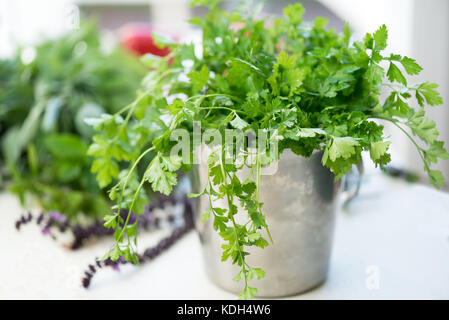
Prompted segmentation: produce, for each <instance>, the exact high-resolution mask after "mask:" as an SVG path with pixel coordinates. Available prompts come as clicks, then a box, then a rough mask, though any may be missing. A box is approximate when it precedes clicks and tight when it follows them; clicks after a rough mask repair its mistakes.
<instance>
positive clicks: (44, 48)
mask: <svg viewBox="0 0 449 320" xmlns="http://www.w3.org/2000/svg"><path fill="white" fill-rule="evenodd" d="M21 53H22V52H21V50H19V52H18V53H17V55H16V56H14V57H12V58H10V59H6V60H2V61H0V83H1V85H0V86H1V89H0V140H1V152H0V162H1V163H0V168H1V169H0V172H5V180H6V181H7V182H9V183H8V184H9V186H10V188H11V190H12V191H14V192H15V193H17V194H18V196H19V197H20V198H21V199H22V201H24V199H25V196H26V195H28V194H29V195H33V196H34V197H35V198H36V199H37V200H38V202H39V203H40V205H41V206H42V207H43V208H44V209H46V210H59V211H61V213H63V214H66V215H68V216H69V217H70V218H76V216H77V214H79V213H84V214H86V215H88V216H91V217H101V216H102V215H103V214H105V213H108V212H110V206H109V205H108V201H107V195H106V194H105V192H104V191H102V190H101V189H100V188H98V186H97V184H96V182H95V177H92V175H91V173H90V167H91V166H92V159H91V158H90V157H88V156H87V155H86V151H87V149H88V146H89V143H90V141H91V138H92V135H93V133H94V132H95V131H94V130H93V129H92V128H91V127H90V126H88V125H87V124H86V123H84V120H85V119H86V118H90V117H98V116H100V115H101V114H102V113H105V112H108V113H115V112H117V111H118V110H119V109H120V108H121V107H122V106H123V105H124V104H126V103H128V102H129V101H132V100H133V98H134V96H135V93H136V89H135V88H136V87H137V86H138V85H139V83H140V81H141V79H142V78H143V76H144V74H145V70H144V69H143V68H142V65H141V64H140V63H139V62H138V60H137V59H135V58H134V57H132V56H130V55H128V54H126V53H124V52H122V51H121V50H119V49H114V50H113V51H112V52H110V53H105V52H104V50H103V49H102V48H101V45H100V39H99V34H98V31H97V29H96V26H95V24H93V23H86V24H84V25H82V27H81V29H79V30H77V31H74V32H70V33H69V34H67V35H65V36H62V37H61V38H58V39H55V40H48V41H45V42H43V43H41V44H39V45H37V46H36V47H35V53H36V54H35V57H34V59H33V60H32V61H25V62H24V61H22V59H21ZM112 152H115V153H118V152H120V153H123V151H122V150H118V149H117V148H116V149H114V150H113V151H112ZM94 166H96V167H99V168H101V170H107V171H108V172H107V173H103V176H104V177H106V178H107V177H109V175H111V174H112V175H114V174H115V175H117V174H118V171H119V169H118V164H117V163H110V162H105V163H103V164H99V163H98V162H97V163H94ZM114 170H115V171H114ZM103 184H106V183H105V182H104V183H103Z"/></svg>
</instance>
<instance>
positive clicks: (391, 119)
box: [370, 116, 430, 171]
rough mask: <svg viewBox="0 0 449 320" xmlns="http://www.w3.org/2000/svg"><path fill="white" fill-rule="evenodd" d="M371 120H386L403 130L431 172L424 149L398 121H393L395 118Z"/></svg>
mask: <svg viewBox="0 0 449 320" xmlns="http://www.w3.org/2000/svg"><path fill="white" fill-rule="evenodd" d="M370 118H374V119H380V120H386V121H389V122H391V123H392V124H393V125H395V126H396V127H397V128H398V129H399V130H401V131H402V132H403V133H404V134H405V135H406V136H407V137H408V138H409V140H410V141H411V142H412V143H413V144H414V145H415V147H416V149H417V150H418V153H419V156H420V157H421V159H422V161H423V163H424V167H425V168H426V170H427V171H429V170H430V167H429V164H428V163H427V161H426V159H425V158H424V156H423V154H422V150H423V149H422V148H421V147H420V146H419V145H418V143H416V141H415V139H413V137H412V136H411V135H410V134H409V133H408V132H407V131H406V130H405V129H404V128H402V127H401V126H400V125H399V124H398V122H399V121H397V120H395V119H393V118H389V117H383V116H371V117H370Z"/></svg>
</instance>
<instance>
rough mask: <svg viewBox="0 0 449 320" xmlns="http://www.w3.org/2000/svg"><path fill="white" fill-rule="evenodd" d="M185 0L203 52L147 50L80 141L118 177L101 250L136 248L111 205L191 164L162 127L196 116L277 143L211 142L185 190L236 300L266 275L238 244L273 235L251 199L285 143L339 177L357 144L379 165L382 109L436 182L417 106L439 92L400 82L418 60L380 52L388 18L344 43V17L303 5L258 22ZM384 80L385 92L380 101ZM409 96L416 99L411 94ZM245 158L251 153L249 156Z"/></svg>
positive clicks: (138, 196) (436, 144) (442, 155)
mask: <svg viewBox="0 0 449 320" xmlns="http://www.w3.org/2000/svg"><path fill="white" fill-rule="evenodd" d="M194 3H195V4H200V5H208V6H209V9H210V10H209V12H208V13H207V14H206V16H205V19H204V20H203V19H200V18H194V19H193V20H192V21H191V22H192V23H193V24H195V25H197V26H199V27H201V29H202V32H203V36H202V55H201V57H199V56H197V55H196V54H195V50H194V46H193V44H179V45H176V44H171V49H172V54H171V55H169V56H167V57H165V58H157V57H152V56H147V57H146V58H145V59H144V61H146V62H147V63H148V65H149V66H150V68H152V70H151V72H150V73H149V74H148V76H147V78H146V81H145V84H146V86H145V87H144V89H143V90H142V91H141V93H140V95H139V97H138V98H137V100H136V101H135V102H134V103H132V104H131V105H129V106H128V107H126V108H124V109H123V110H122V112H120V113H118V114H115V115H111V116H109V117H104V118H103V119H100V120H98V123H97V125H96V127H97V129H98V130H99V132H100V133H99V135H97V136H96V137H95V138H94V140H95V143H94V144H93V145H91V147H90V151H89V152H90V154H92V155H94V156H95V157H96V160H95V161H96V162H97V161H99V163H101V164H102V165H98V166H95V165H94V171H98V175H97V178H98V182H99V183H100V184H101V185H102V186H105V185H108V184H110V183H111V182H112V181H114V183H116V184H115V186H114V187H112V189H111V193H110V195H111V198H112V199H116V200H117V206H116V210H118V211H115V212H116V213H114V214H112V215H110V216H108V217H106V221H107V222H106V223H107V225H109V226H111V227H113V228H115V239H116V244H115V245H114V246H113V247H112V248H111V250H110V251H109V252H108V253H106V255H105V257H104V259H106V258H108V257H110V258H112V259H117V258H118V257H120V256H124V257H125V258H126V259H136V255H135V252H136V248H135V246H136V235H135V233H134V232H129V231H128V230H135V227H134V226H133V224H131V225H130V223H129V217H128V219H127V220H126V221H123V219H121V218H120V216H119V215H118V213H117V212H119V211H120V209H127V210H129V212H134V213H136V214H137V215H138V214H139V213H141V212H142V211H141V203H140V202H141V201H144V200H145V193H144V192H143V189H144V187H145V186H149V187H151V189H152V190H154V191H159V192H161V193H164V194H167V193H170V192H171V190H172V188H173V186H174V185H175V184H176V182H177V181H176V170H178V169H179V168H180V169H181V170H183V171H187V170H189V169H190V168H191V165H190V163H192V162H191V160H192V158H193V156H194V154H193V153H194V152H193V148H190V149H189V150H190V151H189V152H190V154H189V155H188V156H185V154H183V158H181V159H180V158H178V157H175V159H173V158H172V157H170V156H169V154H170V151H171V148H172V147H173V141H171V140H170V136H171V135H172V134H173V133H174V132H175V129H182V128H183V129H186V130H188V131H189V132H193V131H194V130H195V129H194V127H193V124H194V121H199V122H200V124H201V132H202V133H205V132H206V131H207V130H208V129H216V130H219V132H220V133H224V132H225V130H226V129H232V128H236V129H240V130H245V131H248V130H253V131H255V132H257V133H256V138H257V139H258V140H259V139H261V136H260V134H259V132H262V133H269V141H270V142H272V141H277V142H278V143H279V148H278V151H277V154H276V152H273V151H272V150H270V149H269V148H268V147H267V148H265V147H263V148H261V149H257V150H256V151H255V152H254V153H251V152H246V153H245V152H244V153H243V158H244V159H243V160H244V161H240V162H239V161H236V160H237V159H236V158H234V157H231V158H230V157H229V156H228V154H229V151H230V150H233V149H234V148H235V146H234V145H233V144H232V143H231V144H230V145H229V144H227V143H226V142H223V141H218V149H216V150H215V151H214V152H212V153H211V155H210V156H209V158H208V179H207V180H208V181H207V184H206V186H205V188H204V190H202V191H201V192H200V193H199V194H192V195H191V196H192V197H195V196H206V197H208V199H209V204H210V208H209V209H208V211H206V212H205V213H203V216H202V217H203V221H205V220H208V219H212V220H213V226H214V229H215V230H216V231H217V232H218V233H219V234H220V236H221V237H222V238H223V240H224V242H225V244H224V245H223V247H222V248H223V255H222V260H223V261H226V260H231V261H232V263H235V264H237V265H239V266H240V267H241V271H240V272H239V274H238V275H237V276H236V277H235V280H236V281H240V280H242V281H243V283H244V286H243V290H242V292H241V294H240V297H241V298H242V299H249V298H252V297H253V296H254V294H255V293H256V292H257V289H256V288H252V287H250V286H249V285H248V281H250V280H252V279H260V278H263V277H264V275H265V273H264V272H263V271H262V270H261V269H259V268H257V266H250V265H248V264H247V262H246V256H247V255H248V252H247V251H246V248H248V247H251V246H257V247H260V248H264V247H265V246H267V245H268V244H269V240H271V239H265V238H264V237H263V235H262V233H261V230H262V229H264V230H265V231H266V233H267V235H268V238H270V233H269V228H268V225H267V223H266V220H265V216H264V215H263V212H262V203H261V202H260V199H259V186H260V176H261V169H262V167H263V166H264V165H266V164H269V163H271V162H273V161H274V160H276V159H277V158H278V155H279V153H282V152H283V150H285V149H290V150H292V151H293V152H294V153H295V154H297V155H298V156H303V157H310V156H311V154H312V152H313V151H314V150H323V151H324V152H323V157H322V164H323V165H324V166H326V167H328V168H329V169H330V170H331V171H332V172H333V173H334V174H335V178H336V179H339V178H341V177H343V176H344V175H345V174H346V173H348V172H349V171H350V169H351V167H352V166H353V165H354V164H358V163H359V162H360V160H361V153H362V151H368V152H370V156H371V159H372V161H373V162H374V163H375V164H376V165H379V166H381V167H382V166H384V165H385V164H387V163H388V162H389V161H390V155H389V154H388V148H389V145H390V142H389V141H387V140H386V138H385V137H384V136H383V129H384V128H383V126H382V125H380V124H378V123H376V122H375V121H373V120H374V119H382V120H387V121H390V122H392V123H393V124H395V125H396V126H398V127H400V128H401V130H403V131H404V133H405V134H406V135H407V136H408V137H409V138H410V139H411V141H412V142H413V143H414V144H415V146H416V147H417V148H418V151H419V153H420V155H421V157H422V159H423V162H424V169H425V170H426V171H427V173H428V174H429V177H430V181H431V182H432V183H433V184H434V185H435V186H436V187H439V186H442V185H443V178H442V175H441V173H440V172H439V171H437V170H433V169H431V167H430V165H431V164H432V163H435V162H436V161H437V160H438V159H448V158H449V154H448V153H447V151H446V150H445V149H444V147H443V142H441V141H438V131H437V130H436V128H435V123H434V122H432V121H431V120H429V119H427V118H426V117H425V112H424V106H425V105H431V106H433V105H438V104H441V103H442V100H441V97H440V95H439V93H438V92H437V91H436V87H437V86H436V85H435V84H432V83H428V82H425V83H422V84H417V85H409V84H408V79H409V77H405V76H404V72H403V71H402V69H403V70H404V71H405V72H406V73H407V74H408V75H415V74H418V73H419V72H420V71H421V67H420V66H419V65H418V64H417V63H416V61H415V60H413V59H411V58H409V57H402V56H399V55H394V54H392V55H390V56H384V54H383V50H384V49H385V48H386V46H387V38H388V32H387V28H386V26H384V25H383V26H381V27H380V28H379V29H378V30H377V31H376V32H374V33H373V34H367V35H366V36H365V38H364V40H363V41H356V42H354V43H350V37H351V34H350V31H349V27H348V26H345V28H344V30H343V34H342V35H340V34H337V33H335V31H334V30H333V29H327V28H326V19H324V18H317V19H316V20H315V21H314V23H313V24H312V25H311V26H310V27H306V26H304V24H303V20H302V15H303V13H304V9H303V7H302V6H301V5H300V4H295V5H291V6H288V7H286V8H285V9H284V17H282V18H276V19H274V20H273V21H271V23H267V22H268V21H265V20H256V19H254V18H253V17H252V16H249V15H245V14H243V13H240V12H231V13H228V12H225V11H223V10H221V9H220V8H219V7H218V5H217V4H218V1H207V0H202V1H194ZM170 63H171V66H170ZM192 63H193V66H192V67H187V66H188V65H189V64H190V65H192ZM169 66H170V67H169ZM383 89H385V90H388V91H389V92H390V94H389V97H388V98H387V99H386V100H385V101H384V102H381V101H380V93H381V90H383ZM413 96H414V98H415V99H416V100H417V101H418V104H419V107H418V108H414V107H412V106H411V105H410V102H411V100H412V99H414V98H413ZM122 117H124V119H123V118H122ZM407 128H408V129H409V130H407ZM258 130H259V131H258ZM418 139H419V140H422V141H421V142H422V143H418V141H417V140H418ZM421 145H423V146H426V147H422V146H421ZM192 146H193V143H192ZM250 158H251V159H253V160H254V161H252V162H249V161H246V160H249V159H250ZM121 161H126V162H128V163H129V167H128V168H127V169H125V170H122V171H120V170H118V169H116V168H118V163H119V162H121ZM243 169H245V170H248V171H249V174H248V176H247V178H246V179H241V178H239V177H238V175H237V173H238V172H241V170H243ZM216 199H225V200H226V202H227V207H226V208H219V207H216V206H215V200H216ZM237 204H239V205H240V206H241V207H243V208H244V211H245V212H246V213H247V221H246V222H245V223H243V224H240V223H237V222H236V220H235V214H236V213H237V211H238V209H237ZM137 220H138V219H137ZM135 223H137V221H136V222H135ZM274 240H275V239H274Z"/></svg>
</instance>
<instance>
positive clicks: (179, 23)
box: [0, 0, 449, 190]
mask: <svg viewBox="0 0 449 320" xmlns="http://www.w3.org/2000/svg"><path fill="white" fill-rule="evenodd" d="M240 2H241V1H224V3H223V6H225V7H229V8H232V7H235V6H238V5H239V3H240ZM259 2H262V1H252V4H251V5H252V6H254V7H251V8H256V7H257V6H258V3H259ZM263 2H264V3H265V5H264V8H263V10H262V12H261V15H267V14H271V15H280V14H281V13H282V8H283V7H284V6H286V5H288V4H290V3H293V2H301V3H302V4H303V5H304V7H305V8H306V16H305V19H306V20H312V19H314V18H315V17H316V16H324V17H327V18H328V19H329V25H330V26H331V27H334V28H335V29H336V30H337V31H339V30H341V29H342V27H343V24H344V21H348V22H349V24H350V26H351V28H352V30H353V32H354V38H355V39H358V38H362V37H363V36H364V33H365V32H373V31H375V30H376V29H377V28H378V27H379V26H380V25H381V24H384V23H385V24H386V25H387V26H388V28H389V48H390V49H389V50H391V51H394V52H395V53H399V54H401V55H407V56H409V57H413V58H415V59H416V60H417V61H418V63H419V64H420V65H421V66H423V68H424V70H423V72H421V74H420V75H419V77H417V78H416V79H415V80H416V82H418V81H425V80H430V81H431V82H436V83H438V84H439V85H440V88H439V89H440V92H441V95H442V96H443V100H444V105H443V106H439V107H437V108H435V109H434V110H429V116H430V118H432V119H433V120H434V121H436V123H437V127H438V129H439V130H440V133H441V139H442V140H443V141H445V145H446V146H447V145H449V1H447V0H427V1H423V0H395V1H389V0H365V1H358V0H304V1H286V0H276V1H274V0H272V1H270V0H265V1H263ZM201 14H204V11H203V10H202V8H194V9H193V8H191V7H190V6H189V0H40V1H32V0H0V57H8V56H10V55H12V54H13V53H14V50H15V48H16V47H17V46H18V45H20V46H23V47H27V46H32V45H33V44H35V43H38V42H39V41H42V39H45V38H52V37H56V36H58V35H61V34H63V33H67V32H70V31H71V30H74V29H77V28H79V22H80V21H82V20H85V19H87V18H90V17H95V19H96V20H97V21H98V24H99V26H100V29H101V30H102V34H103V37H104V38H105V39H106V41H105V42H106V43H107V42H108V41H110V42H113V41H115V40H114V39H116V36H117V35H119V34H122V35H123V33H126V32H127V31H126V30H127V29H126V28H125V29H124V28H123V26H125V25H127V24H128V25H129V24H130V23H134V24H135V23H138V24H140V25H141V26H145V27H144V28H146V24H151V26H152V28H154V30H157V31H161V32H168V33H170V34H171V35H173V36H174V37H176V38H178V39H181V40H182V39H186V38H189V39H191V38H192V37H193V36H192V35H195V34H197V31H196V30H194V29H192V27H190V26H189V25H188V24H187V22H186V21H187V20H188V19H189V18H191V17H192V16H196V15H201ZM136 30H137V31H136ZM145 30H146V29H145ZM133 32H139V30H138V28H137V29H135V28H134V29H133ZM24 52H26V50H25V51H24ZM387 129H388V134H389V135H391V139H392V140H393V144H392V146H393V147H392V150H391V151H392V159H393V162H392V164H393V165H394V166H395V167H398V168H402V169H406V170H411V171H414V172H417V173H422V163H421V161H420V159H419V157H418V154H417V152H416V150H415V148H414V147H413V146H412V145H411V143H410V142H409V141H408V140H407V139H406V137H404V135H403V134H401V133H400V132H397V131H395V130H394V129H393V128H387ZM437 167H438V168H439V169H440V170H442V171H443V173H444V175H445V178H446V181H448V180H449V161H441V162H440V163H439V164H438V166H437ZM422 181H427V179H423V180H422ZM446 190H449V188H448V187H447V186H446Z"/></svg>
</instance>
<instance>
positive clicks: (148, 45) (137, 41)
mask: <svg viewBox="0 0 449 320" xmlns="http://www.w3.org/2000/svg"><path fill="white" fill-rule="evenodd" d="M153 31H156V30H154V28H153V26H151V25H150V24H145V23H131V24H126V25H124V26H123V27H122V28H121V29H120V32H119V38H120V43H121V44H122V46H123V47H124V48H125V49H127V50H129V51H131V52H134V53H136V54H138V55H144V54H146V53H151V54H154V55H156V56H160V57H165V56H166V55H168V54H169V53H170V49H169V48H168V47H165V48H159V47H158V46H156V44H155V43H154V41H153V37H152V36H151V33H152V32H153Z"/></svg>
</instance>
